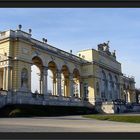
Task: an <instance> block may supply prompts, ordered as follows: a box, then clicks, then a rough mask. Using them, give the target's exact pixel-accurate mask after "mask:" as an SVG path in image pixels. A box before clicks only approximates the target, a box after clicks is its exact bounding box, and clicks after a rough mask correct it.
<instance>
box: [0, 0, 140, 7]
mask: <svg viewBox="0 0 140 140" xmlns="http://www.w3.org/2000/svg"><path fill="white" fill-rule="evenodd" d="M0 7H1V8H3V7H7V8H13V7H14V8H31V7H34V8H41V7H42V8H56V7H57V8H139V7H140V0H134V1H133V0H0Z"/></svg>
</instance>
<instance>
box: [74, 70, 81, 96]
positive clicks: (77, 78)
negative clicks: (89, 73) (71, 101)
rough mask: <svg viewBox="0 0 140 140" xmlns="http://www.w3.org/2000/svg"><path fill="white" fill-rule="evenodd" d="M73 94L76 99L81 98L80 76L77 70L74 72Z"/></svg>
mask: <svg viewBox="0 0 140 140" xmlns="http://www.w3.org/2000/svg"><path fill="white" fill-rule="evenodd" d="M73 93H74V96H75V97H81V94H80V74H79V71H78V70H77V69H74V71H73Z"/></svg>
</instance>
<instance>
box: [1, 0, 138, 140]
mask: <svg viewBox="0 0 140 140" xmlns="http://www.w3.org/2000/svg"><path fill="white" fill-rule="evenodd" d="M0 8H140V0H134V1H133V0H87V1H86V0H0ZM129 129H131V128H129ZM0 139H18V140H19V139H112V140H113V139H140V133H139V132H98V133H95V132H93V133H87V132H75V133H74V132H70V133H69V132H64V133H62V132H61V133H56V132H55V133H54V132H52V133H50V132H46V133H44V132H36V133H35V132H32V133H31V132H28V133H27V132H23V133H16V132H0Z"/></svg>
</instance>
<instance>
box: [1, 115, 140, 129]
mask: <svg viewBox="0 0 140 140" xmlns="http://www.w3.org/2000/svg"><path fill="white" fill-rule="evenodd" d="M129 115H131V114H129ZM135 115H140V114H135ZM0 132H140V124H135V123H122V122H111V121H100V120H94V119H87V118H83V117H81V116H64V117H33V118H0Z"/></svg>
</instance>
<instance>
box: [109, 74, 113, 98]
mask: <svg viewBox="0 0 140 140" xmlns="http://www.w3.org/2000/svg"><path fill="white" fill-rule="evenodd" d="M113 92H114V82H113V79H112V75H111V74H110V73H109V99H111V100H112V99H113Z"/></svg>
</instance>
